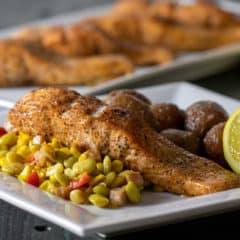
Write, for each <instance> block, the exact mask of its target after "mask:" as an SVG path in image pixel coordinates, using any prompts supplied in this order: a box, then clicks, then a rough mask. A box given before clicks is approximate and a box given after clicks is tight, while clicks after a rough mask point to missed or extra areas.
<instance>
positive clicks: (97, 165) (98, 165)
mask: <svg viewBox="0 0 240 240" xmlns="http://www.w3.org/2000/svg"><path fill="white" fill-rule="evenodd" d="M96 167H97V169H98V171H99V172H100V173H103V164H102V163H101V162H98V163H97V164H96Z"/></svg>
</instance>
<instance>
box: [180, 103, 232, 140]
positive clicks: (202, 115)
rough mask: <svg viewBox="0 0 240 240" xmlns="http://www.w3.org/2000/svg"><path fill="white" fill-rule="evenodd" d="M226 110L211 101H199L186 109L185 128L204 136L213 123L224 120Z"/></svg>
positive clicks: (226, 115)
mask: <svg viewBox="0 0 240 240" xmlns="http://www.w3.org/2000/svg"><path fill="white" fill-rule="evenodd" d="M227 118H228V114H227V112H226V111H225V110H224V109H223V107H222V106H221V105H219V104H218V103H216V102H213V101H199V102H196V103H194V104H192V105H191V106H189V107H188V108H187V110H186V117H185V123H184V126H185V129H186V130H188V131H192V132H194V133H196V134H197V135H198V136H200V137H204V135H205V134H206V133H207V131H208V130H209V129H210V128H211V127H213V126H214V125H216V124H218V123H220V122H224V121H226V120H227Z"/></svg>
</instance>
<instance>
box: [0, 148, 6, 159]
mask: <svg viewBox="0 0 240 240" xmlns="http://www.w3.org/2000/svg"><path fill="white" fill-rule="evenodd" d="M6 154H7V151H6V150H0V158H1V157H5V156H6Z"/></svg>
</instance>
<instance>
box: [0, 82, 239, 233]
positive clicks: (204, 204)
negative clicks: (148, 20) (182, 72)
mask: <svg viewBox="0 0 240 240" xmlns="http://www.w3.org/2000/svg"><path fill="white" fill-rule="evenodd" d="M140 91H141V92H142V93H143V94H145V95H146V96H147V97H149V98H150V99H151V100H152V101H153V102H173V103H176V104H178V106H180V107H181V108H183V109H185V108H186V107H187V106H188V105H190V104H191V103H193V102H195V101H198V100H213V101H217V102H218V103H220V104H222V106H223V107H224V108H225V109H226V110H227V111H228V112H229V114H230V113H232V112H233V111H234V110H235V109H236V108H238V107H239V106H240V102H239V101H236V100H234V99H231V98H229V97H225V96H223V95H220V94H217V93H214V92H211V91H208V90H205V89H203V88H200V87H196V86H194V85H192V84H189V83H184V82H182V83H173V84H166V85H161V86H157V87H156V86H155V87H150V88H144V89H140ZM5 118H6V113H0V125H1V124H2V123H3V122H4V121H5ZM0 198H1V199H2V200H4V201H7V202H9V203H11V204H13V205H15V206H17V207H19V208H22V209H24V210H26V211H29V212H31V213H33V214H35V215H37V216H39V217H42V218H44V219H46V220H48V221H51V222H53V223H55V224H58V225H60V226H62V227H64V228H66V229H68V230H70V231H72V232H74V233H75V234H77V235H80V236H85V235H89V234H94V233H99V232H100V233H104V234H110V233H111V234H114V233H119V232H124V231H127V230H136V229H138V228H142V227H144V228H146V227H151V226H153V225H160V224H166V223H169V222H173V221H179V220H186V219H189V218H196V217H200V216H202V215H210V214H213V213H219V212H223V211H227V210H229V209H233V208H238V207H240V188H239V189H232V190H228V191H223V192H219V193H215V194H210V195H206V196H200V197H192V198H188V197H183V196H178V195H174V194H170V193H154V192H144V193H143V198H142V202H141V204H139V205H136V206H135V205H129V206H126V207H122V208H119V209H98V208H96V207H94V206H82V205H81V206H78V205H74V204H72V203H70V202H68V201H65V200H62V199H60V198H57V197H54V196H52V195H49V194H47V193H45V192H43V191H41V190H39V189H37V188H34V187H32V186H30V185H27V184H24V183H21V182H19V181H18V180H17V179H15V178H13V177H10V176H6V175H4V174H0Z"/></svg>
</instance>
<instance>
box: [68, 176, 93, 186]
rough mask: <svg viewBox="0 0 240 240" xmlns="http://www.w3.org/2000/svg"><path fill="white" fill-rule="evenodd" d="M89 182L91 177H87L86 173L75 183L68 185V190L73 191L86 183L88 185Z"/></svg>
mask: <svg viewBox="0 0 240 240" xmlns="http://www.w3.org/2000/svg"><path fill="white" fill-rule="evenodd" d="M90 180H91V176H89V175H88V173H87V172H84V173H83V174H82V175H81V177H80V179H79V180H76V181H72V182H70V183H69V185H68V188H69V189H70V190H74V189H79V188H81V187H82V186H84V185H86V184H87V183H89V182H90Z"/></svg>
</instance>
